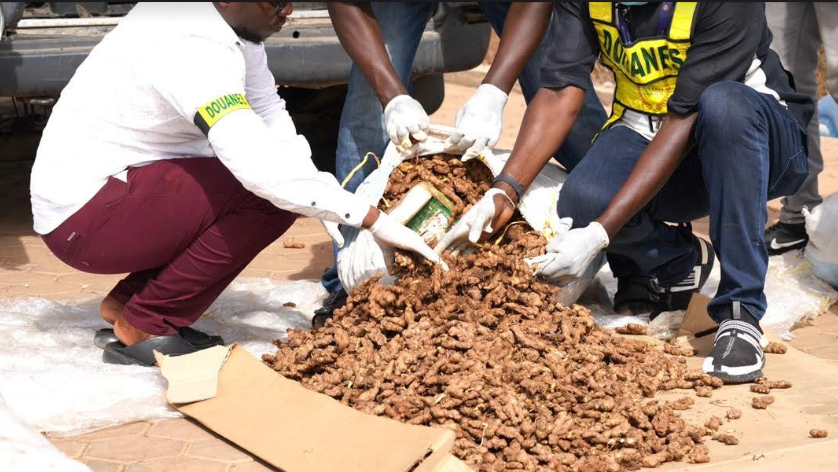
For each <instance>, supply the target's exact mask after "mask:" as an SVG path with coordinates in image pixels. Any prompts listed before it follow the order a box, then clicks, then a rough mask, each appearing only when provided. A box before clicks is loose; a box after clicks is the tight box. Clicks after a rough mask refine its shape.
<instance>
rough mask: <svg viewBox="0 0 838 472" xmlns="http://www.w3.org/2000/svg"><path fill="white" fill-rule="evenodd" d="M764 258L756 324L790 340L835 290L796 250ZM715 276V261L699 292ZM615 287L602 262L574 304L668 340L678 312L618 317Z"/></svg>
mask: <svg viewBox="0 0 838 472" xmlns="http://www.w3.org/2000/svg"><path fill="white" fill-rule="evenodd" d="M768 261H769V265H768V274H767V275H766V277H765V296H766V298H767V299H768V311H767V312H766V313H765V316H764V317H763V319H762V320H761V322H760V324H761V326H762V328H763V329H767V330H769V331H771V332H772V333H774V334H775V335H777V336H778V337H780V338H781V339H784V340H790V339H792V338H793V337H794V335H793V334H792V329H793V328H794V327H796V326H797V325H798V324H800V323H801V322H803V321H804V320H806V319H809V318H814V317H816V316H820V315H821V314H823V313H826V312H827V311H828V310H829V308H830V307H831V306H832V305H834V304H835V303H836V301H838V292H836V291H835V289H833V288H832V287H830V286H829V285H828V284H826V283H825V282H823V281H822V280H820V279H819V278H818V277H817V276H816V275H815V274H814V273H813V272H812V264H811V263H810V262H809V261H807V260H806V259H805V258H804V257H803V253H802V251H791V252H787V253H785V254H783V255H780V256H773V257H771V258H769V260H768ZM719 279H720V271H719V263H718V261H717V262H716V265H715V266H714V267H713V271H712V272H710V277H709V278H708V279H707V283H706V284H705V285H704V288H703V289H702V291H701V293H702V294H703V295H706V296H708V297H710V298H712V297H713V296H714V295H715V294H716V290H718V288H719ZM616 291H617V279H615V278H614V274H613V273H612V272H611V269H610V268H609V267H608V265H607V264H606V265H605V267H603V269H602V270H601V271H600V272H599V274H598V275H597V278H596V279H595V281H594V283H592V284H591V285H590V286H589V287H588V288H587V290H586V291H585V293H584V294H583V295H582V297H581V298H580V299H579V300H578V301H577V303H579V304H580V305H584V306H586V307H588V308H589V309H590V310H591V314H592V315H593V316H594V318H595V319H596V322H597V324H599V325H601V326H605V327H608V328H618V327H621V326H625V325H627V324H629V323H634V324H640V325H644V326H645V325H648V326H649V334H650V335H651V336H654V337H657V338H659V339H669V338H671V337H674V336H675V335H676V334H677V332H678V327H679V326H680V324H681V321H682V320H683V319H684V311H675V312H666V313H662V314H661V315H660V316H659V317H657V318H655V320H654V321H652V322H651V323H650V322H649V315H648V314H642V315H639V316H620V315H617V314H615V313H614V306H613V300H614V293H615V292H616Z"/></svg>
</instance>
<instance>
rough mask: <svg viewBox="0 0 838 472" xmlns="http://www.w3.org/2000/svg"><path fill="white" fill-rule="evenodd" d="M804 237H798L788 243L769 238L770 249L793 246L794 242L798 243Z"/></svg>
mask: <svg viewBox="0 0 838 472" xmlns="http://www.w3.org/2000/svg"><path fill="white" fill-rule="evenodd" d="M803 241H806V240H805V239H798V240H797V241H792V242H790V243H778V242H777V240H776V239H772V240H771V249H782V248H784V247H789V246H794V245H795V244H800V243H802V242H803Z"/></svg>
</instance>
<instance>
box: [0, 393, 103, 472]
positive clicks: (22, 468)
mask: <svg viewBox="0 0 838 472" xmlns="http://www.w3.org/2000/svg"><path fill="white" fill-rule="evenodd" d="M0 470H3V472H35V471H37V472H90V469H89V468H88V467H87V466H86V465H84V464H82V463H80V462H76V461H74V460H71V459H68V458H67V456H65V455H64V453H62V452H61V451H59V450H58V448H56V447H55V446H53V445H52V444H51V443H50V442H49V441H48V440H47V439H46V438H44V437H43V436H41V435H40V434H38V432H37V431H35V430H34V429H32V428H31V427H30V426H28V425H26V424H24V423H23V422H22V421H20V420H19V419H18V418H17V417H15V415H14V414H13V413H12V411H11V410H10V409H9V408H8V407H7V406H6V404H5V403H4V402H3V397H2V396H0Z"/></svg>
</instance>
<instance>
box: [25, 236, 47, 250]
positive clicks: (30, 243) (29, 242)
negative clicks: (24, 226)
mask: <svg viewBox="0 0 838 472" xmlns="http://www.w3.org/2000/svg"><path fill="white" fill-rule="evenodd" d="M20 242H22V243H23V245H24V246H26V248H27V249H29V248H32V247H42V248H46V249H49V248H47V244H46V243H45V242H44V240H43V239H41V237H40V236H22V237H21V238H20Z"/></svg>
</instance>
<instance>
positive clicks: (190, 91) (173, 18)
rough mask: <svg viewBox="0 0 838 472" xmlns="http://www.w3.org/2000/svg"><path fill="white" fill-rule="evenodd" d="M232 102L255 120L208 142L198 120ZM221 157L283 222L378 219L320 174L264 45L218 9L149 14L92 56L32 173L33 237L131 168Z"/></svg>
mask: <svg viewBox="0 0 838 472" xmlns="http://www.w3.org/2000/svg"><path fill="white" fill-rule="evenodd" d="M235 94H243V95H244V96H246V99H247V102H249V104H250V108H242V109H237V110H235V111H232V112H230V113H227V114H225V115H223V117H222V118H221V119H219V120H218V121H217V122H216V123H214V125H213V126H212V127H211V128H209V130H208V134H204V132H203V131H201V129H200V128H199V127H198V126H197V125H196V124H195V123H196V112H197V111H198V110H199V108H201V109H205V107H206V105H207V104H210V103H212V102H213V101H214V100H216V99H219V98H223V97H225V96H228V95H233V96H235ZM228 104H229V101H228ZM212 156H217V157H218V158H219V159H220V160H221V162H222V163H224V165H225V166H226V167H227V168H228V169H229V170H230V172H231V173H232V174H233V175H234V176H235V177H236V178H237V179H238V180H239V181H241V183H242V184H243V185H244V187H245V188H246V189H248V190H250V191H251V192H253V193H255V194H256V195H259V196H260V197H262V198H265V199H267V200H269V201H270V202H272V203H273V204H274V205H276V206H277V207H279V208H282V209H284V210H288V211H291V212H295V213H300V214H302V215H306V216H312V217H315V218H319V219H323V220H328V221H333V222H337V223H343V224H347V225H350V226H356V227H357V226H360V225H361V222H362V221H363V219H364V217H365V216H366V214H367V212H368V210H369V204H368V203H366V202H365V201H364V200H363V199H361V198H359V197H357V196H355V195H354V194H352V193H350V192H347V191H345V190H343V189H341V188H340V185H339V184H338V183H337V180H336V179H335V177H334V176H333V175H331V174H328V173H324V172H318V171H317V169H316V168H315V166H314V164H313V163H312V161H311V149H310V148H309V145H308V142H307V141H306V139H305V138H304V137H303V136H300V135H298V134H297V132H296V129H295V127H294V124H293V122H292V121H291V117H290V116H289V115H288V112H287V111H286V110H285V102H284V101H283V100H281V99H280V98H279V96H278V95H277V92H276V86H275V83H274V78H273V75H272V74H271V72H270V70H269V69H268V64H267V56H266V54H265V48H264V45H262V44H254V43H250V42H248V41H244V40H242V39H240V38H239V37H238V36H237V35H236V34H235V33H234V32H233V30H232V29H231V28H230V26H229V25H227V23H226V22H225V21H224V19H223V18H222V17H221V15H220V14H219V13H218V12H217V11H216V9H215V7H214V6H213V5H212V4H211V3H140V4H138V5H137V6H136V7H135V8H134V9H133V10H132V11H131V12H130V13H129V14H128V15H127V16H125V17H124V18H123V19H122V20H121V21H120V24H119V25H118V26H117V27H116V28H115V29H114V30H113V31H111V32H110V33H109V34H107V35H106V36H105V37H104V39H103V40H102V42H101V43H100V44H98V45H97V46H96V47H95V48H93V50H92V51H91V53H90V55H89V56H88V58H87V59H86V60H85V61H84V62H83V63H82V64H81V66H80V67H79V69H78V71H77V72H76V74H75V75H74V76H73V78H72V80H71V81H70V83H69V84H68V85H67V87H66V88H65V89H64V90H63V91H62V93H61V98H60V100H59V101H58V103H57V104H56V106H55V108H54V110H53V113H52V116H51V117H50V120H49V122H48V124H47V126H46V128H45V130H44V133H43V138H42V139H41V143H40V146H39V148H38V154H37V157H36V160H35V165H34V167H33V169H32V180H31V197H32V212H33V215H34V219H35V225H34V226H35V231H37V232H38V233H40V234H47V233H50V232H51V231H53V230H54V229H55V228H56V227H58V226H59V225H60V224H61V223H63V222H64V221H65V220H67V218H69V217H70V216H72V215H73V214H74V213H75V212H76V211H78V210H79V209H80V208H81V207H82V206H84V205H85V204H86V203H87V202H88V201H90V199H91V198H93V196H94V195H96V193H97V192H98V191H99V190H100V189H101V188H102V187H103V186H104V185H105V183H106V182H107V180H108V178H109V177H112V176H113V177H116V178H120V179H122V180H126V173H127V169H128V167H138V166H142V165H148V164H151V163H153V162H155V161H159V160H164V159H179V158H190V157H212Z"/></svg>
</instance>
